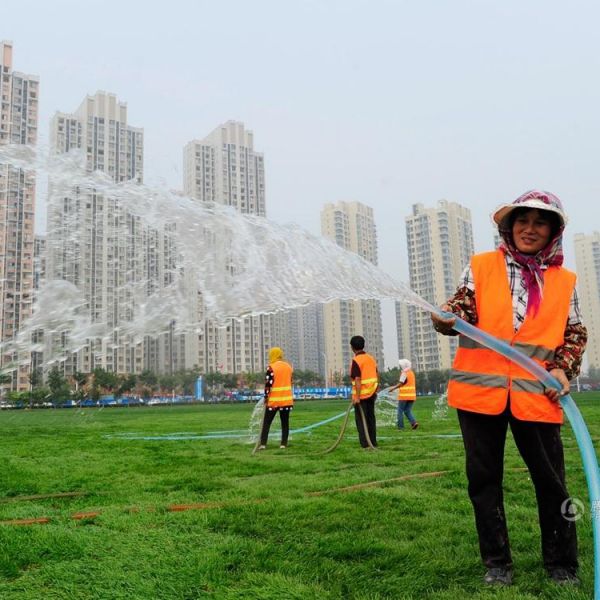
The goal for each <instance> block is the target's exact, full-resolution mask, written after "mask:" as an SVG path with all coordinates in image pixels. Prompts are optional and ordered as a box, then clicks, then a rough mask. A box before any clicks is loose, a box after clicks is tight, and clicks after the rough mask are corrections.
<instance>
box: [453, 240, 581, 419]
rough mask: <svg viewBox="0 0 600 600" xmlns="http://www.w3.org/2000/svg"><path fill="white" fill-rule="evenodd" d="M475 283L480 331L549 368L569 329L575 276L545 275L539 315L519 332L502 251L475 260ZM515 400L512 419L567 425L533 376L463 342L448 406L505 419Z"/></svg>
mask: <svg viewBox="0 0 600 600" xmlns="http://www.w3.org/2000/svg"><path fill="white" fill-rule="evenodd" d="M471 268H472V271H473V279H474V283H475V299H476V306H477V316H478V321H477V327H480V328H481V329H483V330H484V331H487V332H488V333H490V334H491V335H493V336H495V337H497V338H499V339H502V340H504V341H506V342H507V343H509V344H510V345H512V346H514V347H516V348H518V349H519V350H520V351H522V352H524V354H526V355H527V356H529V357H530V358H532V359H533V360H534V361H535V362H537V363H538V364H539V365H541V366H542V367H544V368H545V366H546V362H548V361H550V360H552V359H553V358H554V351H555V348H557V347H559V346H560V345H562V344H563V342H564V329H565V324H566V323H567V319H568V317H569V305H570V301H571V297H572V295H573V290H574V288H575V274H574V273H571V272H570V271H568V270H567V269H564V268H562V267H549V268H548V269H546V270H545V271H544V297H543V301H542V303H541V305H540V308H539V311H538V313H537V315H535V316H532V315H531V314H529V315H527V316H526V318H525V321H524V322H523V324H522V325H521V327H520V328H519V331H517V332H515V331H514V327H513V308H512V296H511V292H510V287H509V282H508V277H507V273H506V262H505V258H504V254H503V253H502V252H501V251H495V252H487V253H484V254H478V255H476V256H474V257H473V258H472V259H471ZM509 394H510V407H511V412H512V414H513V415H514V416H515V417H516V418H518V419H521V420H524V421H539V422H545V423H562V421H563V413H562V409H561V407H560V404H559V403H554V402H551V401H550V400H549V399H548V398H547V397H546V396H545V395H544V387H543V386H542V384H540V383H539V382H538V381H537V380H536V379H535V378H534V377H533V375H531V374H530V373H529V372H528V371H526V370H525V369H523V368H522V367H520V366H519V365H517V364H515V363H513V362H511V361H509V360H508V359H506V358H504V357H503V356H500V355H499V354H497V353H496V352H494V351H493V350H488V349H487V348H484V347H483V346H481V345H480V344H478V343H477V342H473V341H472V340H470V339H468V338H465V337H464V336H460V339H459V348H458V350H457V352H456V356H455V358H454V364H453V369H452V371H451V373H450V383H449V385H448V404H450V406H454V407H455V408H460V409H463V410H468V411H471V412H477V413H484V414H491V415H494V414H500V413H501V412H502V411H504V409H505V408H506V403H507V400H508V397H509Z"/></svg>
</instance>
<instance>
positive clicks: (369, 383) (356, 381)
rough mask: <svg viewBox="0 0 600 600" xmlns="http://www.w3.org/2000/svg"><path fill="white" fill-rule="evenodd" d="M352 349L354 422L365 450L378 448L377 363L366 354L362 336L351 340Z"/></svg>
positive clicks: (351, 370)
mask: <svg viewBox="0 0 600 600" xmlns="http://www.w3.org/2000/svg"><path fill="white" fill-rule="evenodd" d="M350 347H351V348H352V352H354V358H353V360H352V365H351V367H350V379H352V404H353V405H354V420H355V421H356V429H357V430H358V439H359V441H360V445H361V446H362V447H363V448H369V447H370V446H373V447H374V448H376V447H377V427H376V421H375V400H376V399H377V389H378V388H379V373H378V371H377V361H376V360H375V359H374V358H373V357H372V356H371V355H370V354H367V353H366V352H365V350H364V348H365V338H363V337H362V336H360V335H355V336H354V337H353V338H352V339H351V340H350ZM361 409H362V410H361ZM361 413H362V415H361ZM363 416H364V420H365V422H366V425H367V431H366V432H365V427H364V425H363ZM367 435H368V437H367ZM369 442H370V444H369Z"/></svg>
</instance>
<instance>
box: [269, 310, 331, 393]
mask: <svg viewBox="0 0 600 600" xmlns="http://www.w3.org/2000/svg"><path fill="white" fill-rule="evenodd" d="M278 318H279V319H280V320H281V321H283V330H282V332H281V339H280V340H277V341H276V342H275V343H276V344H277V345H280V346H281V347H282V348H284V350H285V356H286V360H288V361H289V362H290V363H291V364H292V365H293V366H294V369H296V370H298V369H300V370H303V371H312V372H313V373H317V374H319V375H321V376H322V377H323V378H324V379H325V380H327V357H326V354H325V340H324V337H323V305H322V304H310V305H309V306H304V307H302V308H295V309H292V310H288V311H285V312H284V313H283V314H282V315H278ZM326 383H329V381H326Z"/></svg>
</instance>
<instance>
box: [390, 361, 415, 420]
mask: <svg viewBox="0 0 600 600" xmlns="http://www.w3.org/2000/svg"><path fill="white" fill-rule="evenodd" d="M398 366H399V367H400V380H399V381H398V383H397V384H396V385H394V386H393V387H391V388H390V389H389V390H388V392H393V391H394V390H396V389H397V390H398V414H397V422H396V426H397V427H398V429H400V430H401V431H403V430H404V415H406V418H407V419H408V422H409V423H410V428H411V429H417V427H419V423H417V420H416V419H415V417H414V415H413V413H412V408H413V405H414V403H415V400H416V399H417V388H416V383H415V381H416V378H415V372H414V371H413V370H412V363H411V362H410V360H408V358H401V359H400V360H399V361H398Z"/></svg>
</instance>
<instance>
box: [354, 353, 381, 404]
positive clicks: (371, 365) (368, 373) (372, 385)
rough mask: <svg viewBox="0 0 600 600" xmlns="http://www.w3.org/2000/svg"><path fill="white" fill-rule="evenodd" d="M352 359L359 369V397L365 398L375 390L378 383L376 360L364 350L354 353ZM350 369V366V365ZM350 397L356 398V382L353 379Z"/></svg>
mask: <svg viewBox="0 0 600 600" xmlns="http://www.w3.org/2000/svg"><path fill="white" fill-rule="evenodd" d="M354 361H355V362H356V364H357V365H358V367H359V369H360V399H361V400H365V399H366V398H370V397H371V396H372V395H373V394H374V393H375V392H376V391H377V386H378V385H379V377H378V375H377V362H376V361H375V359H374V358H373V357H372V356H371V355H370V354H367V353H366V352H365V353H363V354H355V355H354ZM350 369H352V366H350ZM350 372H352V371H350ZM352 398H354V399H356V383H355V381H354V379H353V380H352Z"/></svg>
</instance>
